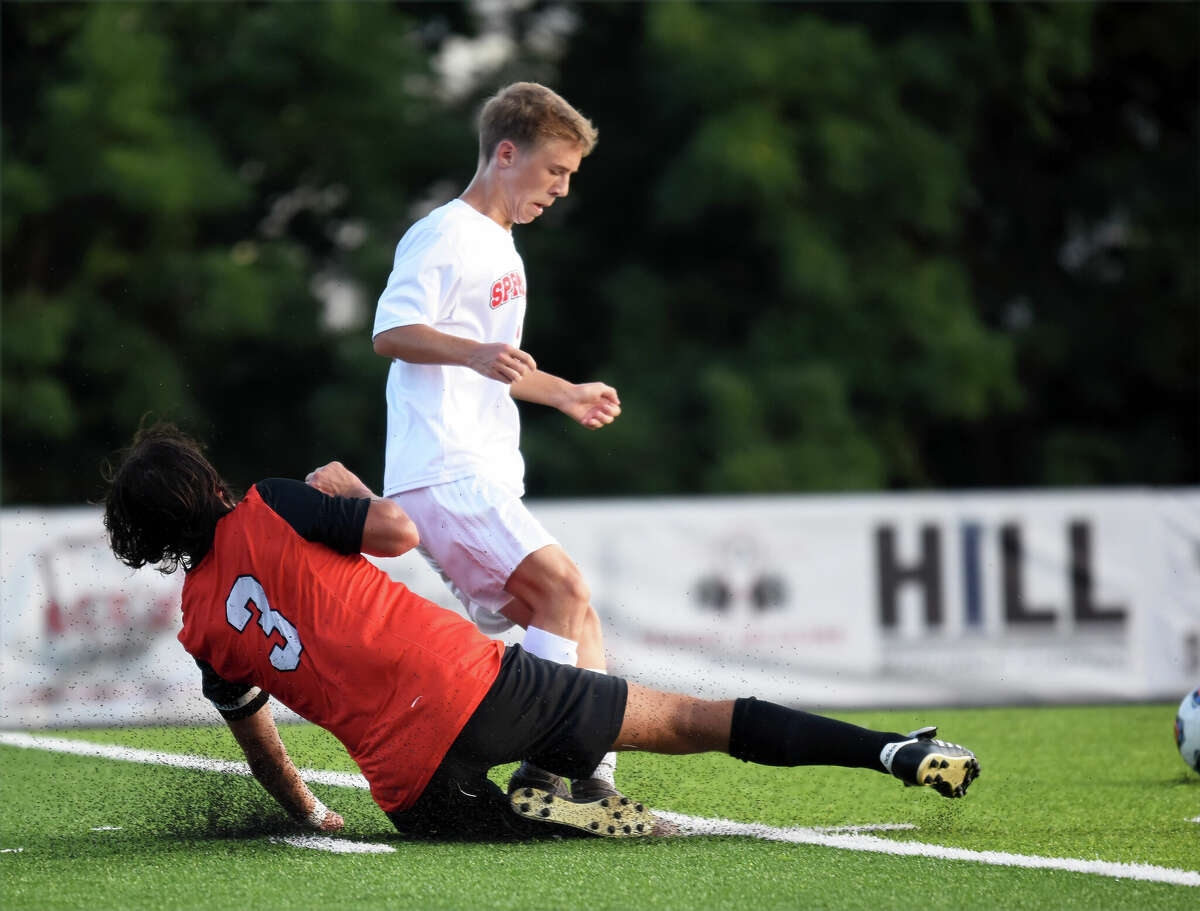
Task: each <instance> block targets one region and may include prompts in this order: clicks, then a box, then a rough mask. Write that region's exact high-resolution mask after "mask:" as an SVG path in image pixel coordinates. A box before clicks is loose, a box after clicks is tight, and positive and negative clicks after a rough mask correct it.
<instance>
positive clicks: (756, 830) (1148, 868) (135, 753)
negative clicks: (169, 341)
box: [0, 731, 1200, 886]
mask: <svg viewBox="0 0 1200 911" xmlns="http://www.w3.org/2000/svg"><path fill="white" fill-rule="evenodd" d="M0 744H3V745H6V746H14V747H24V748H26V749H39V750H52V751H55V752H60V753H73V754H76V755H79V756H99V757H102V758H104V759H119V760H125V761H127V762H144V763H151V764H154V765H168V766H173V767H175V768H181V769H198V770H201V771H207V772H224V773H226V774H233V775H249V774H250V768H249V766H247V765H246V763H244V762H229V761H227V760H223V759H208V758H206V757H204V756H181V755H179V754H177V753H161V752H158V751H156V750H138V749H133V748H131V747H119V746H113V745H110V744H101V743H89V742H87V741H82V740H65V739H62V738H58V737H36V736H33V735H30V734H20V733H12V732H4V731H0ZM300 775H301V777H302V778H303V779H304V780H305V781H311V782H315V783H317V784H328V785H336V786H339V787H344V788H362V789H366V787H367V782H366V779H365V778H363V777H362V775H353V774H350V773H347V772H324V771H318V770H315V769H301V770H300ZM655 813H656V815H658V816H661V817H663V818H664V819H667V820H669V821H671V822H673V823H675V824H676V825H677V826H679V828H680V831H681V833H682V834H684V835H741V836H748V837H750V838H762V839H766V840H769V841H784V842H791V843H793V844H803V845H819V846H822V847H827V848H839V849H841V850H845V851H870V852H874V853H878V854H896V855H902V856H909V857H934V858H938V859H941V860H966V861H973V862H975V863H982V864H992V865H995V866H1001V867H1025V868H1027V869H1039V870H1064V871H1066V872H1069V873H1089V874H1093V875H1096V876H1107V877H1110V878H1112V879H1138V880H1144V881H1146V882H1159V883H1169V884H1172V885H1176V886H1200V872H1197V871H1195V870H1178V869H1175V868H1173V867H1157V866H1154V865H1153V864H1126V863H1118V862H1115V861H1106V860H1081V859H1076V858H1071V857H1039V856H1037V855H1032V854H1010V853H1008V852H1007V851H971V850H968V849H966V848H951V847H947V846H945V845H931V844H924V843H922V842H918V841H891V840H890V839H887V838H880V837H879V836H877V835H862V834H859V833H860V832H863V831H868V830H870V831H879V830H881V829H883V828H885V827H886V828H892V827H896V828H899V827H908V826H909V824H908V823H882V824H880V825H877V826H839V827H832V828H824V829H818V828H803V827H795V828H778V827H776V826H768V825H764V824H762V823H746V822H734V821H732V820H729V819H705V818H704V817H700V816H685V815H684V814H682V813H671V812H667V811H658V810H656V811H655ZM1193 822H1200V816H1198V817H1196V819H1195V820H1193ZM302 838H307V839H313V838H320V836H303V837H302ZM300 839H301V837H299V836H298V837H297V838H296V839H292V838H286V839H283V841H285V842H287V843H288V844H293V843H294V841H295V840H300ZM329 841H331V842H337V843H338V844H340V845H351V844H362V843H356V842H349V841H342V840H339V839H329ZM302 847H313V845H308V844H305V845H302ZM382 847H388V846H387V845H384V846H382ZM4 850H7V851H12V850H16V851H20V850H22V849H21V848H16V849H12V848H8V849H4ZM326 850H328V849H326ZM345 850H349V851H354V850H358V849H356V848H347V849H345Z"/></svg>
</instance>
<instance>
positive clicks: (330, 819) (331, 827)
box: [317, 810, 346, 832]
mask: <svg viewBox="0 0 1200 911" xmlns="http://www.w3.org/2000/svg"><path fill="white" fill-rule="evenodd" d="M344 828H346V820H344V819H342V817H341V814H339V813H335V812H333V810H327V811H326V813H325V821H324V822H323V823H321V825H320V826H318V827H317V831H318V832H340V831H342V829H344Z"/></svg>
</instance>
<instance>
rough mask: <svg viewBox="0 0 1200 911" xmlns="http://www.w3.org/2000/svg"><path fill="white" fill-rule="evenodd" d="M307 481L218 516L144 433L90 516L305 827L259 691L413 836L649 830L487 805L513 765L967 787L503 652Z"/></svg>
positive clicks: (930, 732)
mask: <svg viewBox="0 0 1200 911" xmlns="http://www.w3.org/2000/svg"><path fill="white" fill-rule="evenodd" d="M308 480H309V483H308V484H305V483H301V482H300V481H295V480H288V479H283V478H272V479H268V480H265V481H260V482H259V483H257V484H255V485H254V486H253V487H251V489H250V490H249V492H247V494H246V495H245V496H244V497H243V498H242V499H241V500H240V501H237V500H236V499H235V497H234V495H233V493H232V491H231V490H230V489H229V487H228V485H226V483H225V482H224V481H223V480H222V479H221V477H220V475H219V474H218V473H217V471H216V469H215V468H213V466H212V465H211V464H210V463H209V462H208V460H207V459H206V458H205V457H204V454H203V452H202V450H201V447H200V446H199V444H197V443H196V442H195V441H194V440H192V439H191V438H189V437H188V436H186V435H185V434H183V433H181V432H180V431H179V430H177V429H176V428H174V427H172V426H170V425H156V426H154V427H151V428H148V429H145V430H142V431H140V432H139V433H138V435H137V436H136V437H135V439H134V442H133V445H132V446H131V447H130V448H129V449H128V450H127V451H126V452H125V454H124V456H123V458H122V460H121V463H120V465H119V466H118V467H117V468H116V470H115V471H113V472H111V474H110V476H109V490H108V494H107V497H106V502H105V513H104V523H105V527H106V528H107V530H108V534H109V541H110V544H111V546H112V549H113V552H114V553H115V554H116V555H117V557H118V558H120V559H121V560H122V561H123V562H125V563H126V564H128V565H129V566H132V567H135V568H137V567H141V566H145V565H147V564H151V565H158V566H159V567H160V569H162V570H163V571H164V572H171V571H173V570H175V569H177V568H178V567H179V566H182V567H183V568H184V570H185V571H186V574H187V575H186V579H185V581H184V586H183V597H182V602H183V603H182V610H183V628H182V630H181V631H180V633H179V640H180V642H182V643H183V646H184V648H185V649H187V651H188V652H189V653H190V654H191V655H192V656H193V657H194V658H195V660H196V662H197V664H198V665H199V666H200V669H201V674H202V685H203V688H204V693H205V695H206V696H208V698H209V699H211V700H212V701H213V703H214V704H215V706H216V707H217V709H218V711H219V712H220V713H221V714H222V716H223V717H224V718H225V720H226V721H227V722H228V724H229V727H230V729H231V730H232V732H233V735H234V737H235V738H236V740H237V742H238V743H239V745H240V746H241V747H242V749H243V751H244V752H245V754H246V757H247V760H248V761H249V764H250V768H251V771H252V772H253V774H254V776H255V777H256V778H257V779H258V781H260V782H261V783H262V785H263V786H264V787H265V788H266V790H267V791H268V792H269V793H270V794H271V795H272V796H273V797H274V798H275V799H276V800H277V801H278V802H279V803H280V805H281V806H283V808H284V809H285V810H287V811H288V813H289V814H291V815H292V817H293V818H295V819H296V820H298V821H301V822H304V823H306V824H307V825H309V826H310V827H311V828H314V829H317V830H321V831H336V830H338V829H340V828H341V827H342V825H343V820H342V818H341V817H340V816H339V815H338V814H337V813H335V812H333V811H331V810H329V809H328V808H326V807H325V806H324V805H323V804H322V803H321V802H320V801H319V800H317V798H316V797H315V796H314V795H313V794H312V793H311V791H310V790H309V789H308V786H307V785H306V784H305V783H304V782H303V781H302V780H301V778H300V776H299V773H298V772H297V771H296V768H295V766H294V765H293V764H292V762H291V760H290V759H289V758H288V755H287V752H286V750H285V749H284V747H283V744H282V742H281V741H280V739H279V735H278V731H277V730H276V727H275V722H274V720H273V716H272V714H271V711H270V708H269V706H268V704H267V701H268V694H270V695H271V696H274V697H275V698H276V699H277V700H278V701H280V702H282V703H283V704H284V705H286V706H288V707H289V708H291V709H292V710H294V711H295V712H297V713H298V714H299V715H301V716H303V717H304V718H307V719H308V720H309V721H311V722H313V723H314V724H317V725H319V726H321V727H323V728H325V729H326V730H328V731H330V732H331V733H332V734H333V735H334V736H335V737H337V738H338V740H339V741H341V742H342V744H343V745H344V746H345V747H346V749H347V751H348V752H349V753H350V755H351V757H353V759H354V761H355V762H356V763H357V764H358V766H359V768H360V769H361V770H362V772H363V775H364V776H365V777H366V779H367V782H368V784H369V785H370V788H371V795H372V797H373V798H374V799H375V801H376V803H378V804H379V806H380V808H381V809H383V811H384V812H385V813H386V814H387V815H388V817H389V818H390V819H391V820H392V822H393V823H394V824H395V825H396V827H397V828H398V829H400V830H401V831H404V832H409V833H412V834H436V835H439V836H467V837H475V838H478V837H496V836H501V835H506V834H512V833H514V832H515V833H517V834H519V835H528V834H532V833H534V832H541V831H546V827H545V825H544V824H545V823H551V824H557V825H559V826H563V825H565V826H570V827H573V828H574V829H578V830H581V831H583V832H588V833H592V834H597V835H602V836H615V837H625V836H637V835H646V834H651V833H652V832H653V831H654V830H655V828H656V820H655V818H654V817H653V815H652V814H651V813H650V811H649V810H647V809H646V808H645V807H644V806H643V805H642V804H640V803H635V802H634V801H632V800H630V799H629V798H626V797H621V798H619V799H611V798H601V799H596V800H577V799H572V798H564V797H562V796H559V795H556V794H555V793H552V792H551V791H548V790H547V791H541V790H537V789H535V788H524V789H521V790H517V791H514V792H513V793H512V794H510V795H508V796H506V795H505V794H504V793H503V792H502V791H501V790H500V789H499V788H497V787H496V786H495V785H494V784H492V782H491V781H490V780H489V779H488V778H487V771H488V769H490V768H491V767H493V766H496V765H500V764H502V763H506V762H514V761H517V760H529V761H532V762H534V763H536V764H537V765H538V766H539V767H541V768H544V769H547V770H549V771H551V772H554V773H555V774H559V775H563V776H567V777H575V776H581V775H586V774H587V773H588V772H589V771H590V770H591V769H592V768H594V767H595V764H596V762H597V761H598V759H599V757H601V756H602V755H603V754H604V753H605V752H607V751H609V750H612V749H617V750H624V749H636V750H649V751H651V752H657V753H669V754H682V753H698V752H706V751H710V750H716V751H721V752H726V753H728V754H730V755H731V756H734V757H736V758H739V759H743V760H745V761H748V762H757V763H761V764H765V765H783V766H801V765H817V764H821V765H840V766H851V767H860V768H870V769H875V770H876V771H879V772H884V773H890V774H892V775H894V776H896V777H897V778H900V779H901V780H902V781H904V782H905V783H906V784H910V785H918V784H924V785H930V786H931V787H933V788H934V789H935V790H937V791H938V792H939V793H941V794H943V795H944V796H947V797H959V796H961V795H962V794H963V793H964V792H965V790H966V788H967V786H968V785H969V784H970V783H971V781H972V780H973V779H974V778H975V776H976V775H977V774H978V770H979V763H978V761H977V760H976V758H975V756H974V754H973V753H971V751H970V750H967V749H964V748H963V747H960V746H957V745H955V744H949V743H945V742H943V741H940V740H936V739H934V733H935V732H934V729H932V728H926V729H923V730H921V731H918V732H914V733H913V734H909V735H907V736H906V735H901V734H897V733H888V732H880V731H872V730H868V729H866V728H860V727H856V726H854V725H851V724H847V723H845V722H841V721H836V720H834V719H832V718H825V717H823V716H820V715H813V714H809V713H807V712H802V711H797V710H794V709H789V708H784V707H783V706H778V705H773V704H771V703H769V702H763V701H760V700H756V699H753V698H749V699H737V700H725V701H715V702H714V701H706V700H702V699H698V698H696V697H692V696H685V695H679V694H672V693H664V692H659V691H656V690H651V689H648V688H646V687H642V686H639V685H638V684H636V683H632V682H627V681H625V680H623V679H621V678H619V677H612V676H608V675H604V674H598V673H594V672H591V671H587V670H582V669H579V668H576V667H572V666H570V665H566V664H559V663H556V662H553V661H548V660H545V659H542V658H538V657H536V656H533V655H530V654H529V653H527V652H525V651H524V650H523V649H522V648H521V647H520V646H519V645H513V646H508V647H505V646H504V645H503V643H501V642H498V641H495V640H492V639H489V638H487V637H486V636H484V635H483V634H482V633H480V632H479V631H478V630H477V629H476V628H475V627H474V626H473V625H472V624H471V623H469V622H467V621H466V620H465V619H463V618H461V617H459V616H458V615H457V614H455V613H453V612H451V611H447V610H445V609H444V608H441V607H439V606H437V605H436V604H434V603H433V602H430V601H427V600H426V599H424V598H422V597H420V596H419V595H416V594H414V593H413V592H411V591H409V590H408V589H407V588H406V587H405V586H403V585H401V584H399V583H396V582H393V581H392V580H391V579H389V578H388V576H387V574H386V573H384V572H383V571H381V570H380V569H378V568H377V567H375V566H374V565H373V564H372V563H370V562H369V561H368V560H366V559H365V558H364V557H363V556H362V555H363V554H364V553H365V554H371V555H375V556H394V555H399V554H402V553H404V552H406V551H408V550H410V549H412V548H413V547H415V546H416V544H417V534H416V531H415V529H414V527H413V524H412V522H411V521H410V520H409V518H408V516H407V515H405V513H404V511H403V509H401V507H400V506H398V505H397V504H396V503H395V502H394V501H391V500H388V499H381V498H378V497H375V496H374V495H372V493H371V492H370V490H368V489H367V488H366V486H365V485H364V484H363V483H362V481H360V480H359V479H358V478H357V477H356V476H355V475H354V474H353V473H351V472H350V471H349V470H347V469H346V468H345V467H344V466H342V465H341V464H340V463H337V462H333V463H330V464H329V465H326V466H323V467H322V468H319V469H317V470H316V471H314V472H313V473H312V474H311V475H309V479H308ZM318 488H320V489H318ZM322 491H327V492H322Z"/></svg>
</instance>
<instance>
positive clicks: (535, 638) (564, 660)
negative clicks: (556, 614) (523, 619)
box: [521, 626, 579, 667]
mask: <svg viewBox="0 0 1200 911" xmlns="http://www.w3.org/2000/svg"><path fill="white" fill-rule="evenodd" d="M521 647H522V648H523V649H525V651H527V652H529V654H531V655H537V656H538V657H539V658H545V659H546V660H547V661H554V662H557V663H558V664H569V665H571V666H572V667H573V666H574V665H575V664H577V663H578V661H579V643H578V642H576V641H575V640H574V639H564V638H563V637H562V636H556V635H555V634H554V633H548V632H546V631H545V630H544V629H541V628H539V627H536V626H531V627H529V628H528V629H527V630H525V639H524V641H522V642H521Z"/></svg>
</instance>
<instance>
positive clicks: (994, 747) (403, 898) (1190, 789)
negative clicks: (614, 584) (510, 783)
mask: <svg viewBox="0 0 1200 911" xmlns="http://www.w3.org/2000/svg"><path fill="white" fill-rule="evenodd" d="M1173 714H1174V706H1173V705H1137V706H1119V707H1085V708H1080V707H1072V708H1021V709H984V710H939V711H921V712H894V711H892V712H883V711H880V712H855V713H838V717H844V718H846V719H848V720H851V721H855V722H857V723H860V724H865V725H869V726H871V727H878V728H885V729H892V730H907V729H911V728H914V727H918V726H920V725H922V724H925V723H931V722H936V723H937V724H939V725H940V726H941V735H942V736H944V737H946V738H947V739H950V740H954V741H957V742H961V743H964V744H966V745H968V746H970V747H971V748H972V749H974V750H975V751H976V753H977V754H978V755H979V757H980V761H981V763H982V766H983V773H982V775H981V777H980V779H979V780H978V781H977V782H976V783H975V784H974V785H973V786H972V788H971V790H970V792H969V794H968V796H967V797H966V798H965V799H963V800H954V801H951V800H945V799H943V798H941V797H938V796H937V795H936V794H934V793H933V792H931V791H929V790H928V789H924V788H922V789H916V788H911V789H908V788H904V787H902V786H901V785H900V784H899V782H897V781H895V780H894V779H890V778H887V777H885V776H882V775H878V774H875V773H872V772H867V771H858V770H844V769H768V768H762V767H756V766H749V765H746V764H743V763H741V762H737V761H735V760H732V759H729V758H728V757H724V756H715V755H706V756H697V757H685V758H667V757H657V756H644V755H631V754H626V755H624V756H623V757H622V759H621V765H620V768H619V778H620V782H621V784H622V786H623V787H624V789H625V790H626V791H627V792H628V793H630V794H632V795H635V796H637V797H638V798H639V799H642V800H645V801H647V802H648V803H650V804H651V805H652V806H654V807H655V808H658V809H663V810H671V811H676V812H679V813H685V814H691V815H694V816H700V817H722V818H725V819H730V820H738V821H742V822H760V823H766V824H768V825H771V826H780V827H796V826H804V827H832V826H849V825H869V824H882V823H907V824H912V825H913V826H915V828H912V829H906V830H899V831H881V832H876V833H872V834H873V835H874V836H875V837H877V838H879V839H882V840H884V841H885V842H909V843H920V844H921V845H936V846H947V847H951V848H961V849H967V850H969V851H971V852H1006V853H1007V854H1013V855H1024V856H1028V857H1032V858H1034V859H1035V861H1036V859H1038V858H1075V859H1081V860H1085V861H1108V862H1116V863H1128V864H1149V865H1154V866H1156V867H1163V868H1173V869H1175V870H1183V871H1200V822H1197V821H1195V820H1196V818H1197V817H1200V775H1196V774H1195V773H1193V772H1191V771H1189V770H1188V769H1187V768H1186V767H1185V766H1184V764H1183V762H1182V761H1181V760H1180V758H1179V756H1178V754H1177V753H1176V752H1175V749H1174V745H1173V743H1172V740H1171V720H1172V718H1173ZM45 733H48V734H50V735H52V736H54V737H61V738H70V739H77V740H78V739H87V740H91V741H97V742H104V743H113V744H121V745H126V746H132V747H140V748H147V749H154V750H162V751H167V752H171V753H186V754H196V755H203V756H210V757H217V758H227V759H240V758H241V757H240V754H239V751H238V749H237V746H236V745H235V744H234V743H233V740H232V738H231V737H230V736H229V734H228V732H227V731H226V730H225V729H224V728H223V727H211V728H208V727H205V728H135V729H119V730H88V731H80V730H72V731H54V732H45ZM283 736H284V740H285V741H286V742H287V744H288V749H289V751H290V752H291V754H292V756H293V758H294V759H295V760H296V763H297V765H300V766H302V767H308V768H316V769H330V770H343V771H356V769H355V768H354V766H353V763H351V762H350V760H349V758H348V757H347V756H346V754H345V752H344V751H343V750H342V749H341V747H340V746H339V745H338V744H337V743H336V742H335V741H333V740H332V738H330V737H329V736H328V735H326V734H325V733H324V732H323V731H320V730H319V729H316V728H313V727H311V726H308V725H294V726H286V727H284V728H283ZM0 762H2V763H3V765H2V768H3V771H2V772H0V799H2V803H0V805H2V807H3V814H2V821H0V849H3V852H4V853H0V871H2V872H0V905H2V906H3V907H4V908H6V909H24V908H86V909H102V908H129V909H143V908H144V909H183V908H196V909H206V911H207V909H224V908H228V909H246V908H253V909H255V911H270V909H284V908H297V909H311V908H317V907H329V906H338V907H343V908H353V909H355V911H360V909H361V911H366V909H373V908H381V909H382V908H395V909H418V908H420V909H424V908H431V909H442V908H446V909H460V908H471V909H477V908H478V909H484V908H511V909H518V911H527V909H542V908H579V909H586V911H601V909H610V908H611V909H627V908H639V909H647V911H654V909H681V911H695V909H710V908H728V909H753V911H767V909H794V908H827V909H851V908H864V909H865V908H870V909H878V908H915V909H922V911H924V909H936V908H947V909H954V908H1005V909H1023V908H1047V909H1050V908H1087V909H1098V908H1103V909H1109V908H1130V909H1151V908H1178V909H1185V908H1186V909H1194V908H1197V907H1200V888H1197V887H1195V886H1189V885H1177V884H1174V883H1168V882H1145V881H1137V880H1133V879H1129V878H1117V877H1115V876H1113V875H1098V874H1094V873H1081V872H1068V871H1064V870H1056V869H1037V868H1032V869H1030V868H1023V867H1019V866H1013V865H1010V864H1004V865H993V864H987V863H980V862H977V861H975V860H954V859H942V858H938V857H933V856H921V855H922V854H925V853H926V851H925V849H920V852H921V853H920V854H918V855H917V856H895V855H892V854H887V853H878V852H875V851H864V850H844V849H839V848H835V847H828V846H824V845H814V844H794V843H786V842H780V841H771V840H763V839H760V838H752V837H745V836H705V837H698V836H689V837H679V838H669V839H632V840H626V841H603V840H598V839H596V840H593V839H582V840H576V839H565V840H564V839H548V840H546V841H537V842H515V843H503V844H480V843H427V842H414V841H409V840H404V839H401V838H400V837H399V836H397V835H396V834H395V833H394V832H393V831H392V830H391V828H390V825H389V823H388V821H387V819H386V818H385V817H384V815H383V814H382V813H381V812H380V811H379V810H378V808H376V806H375V805H374V804H373V803H372V802H371V800H370V798H369V796H368V795H367V793H366V792H365V791H362V790H355V789H350V788H341V787H334V786H329V785H320V784H317V785H313V790H314V791H315V792H316V793H317V794H318V795H319V796H320V797H321V798H322V799H323V800H324V801H325V802H326V803H327V804H329V805H330V806H331V807H333V808H335V809H337V810H338V811H340V812H341V813H342V814H343V815H344V816H345V818H346V823H347V829H346V831H345V833H343V834H342V835H341V839H343V840H346V841H352V842H368V843H373V844H384V845H389V846H391V847H392V848H394V849H395V851H394V853H386V854H334V853H329V852H327V851H322V850H313V849H306V848H301V847H295V846H292V845H289V844H286V843H282V842H280V841H273V840H272V838H273V837H274V838H278V837H280V836H284V835H294V834H301V833H299V830H297V829H296V827H294V826H292V825H291V824H290V823H289V821H288V820H287V818H286V817H285V816H284V815H283V814H282V812H281V811H280V810H278V809H277V808H276V807H275V805H274V803H273V802H272V801H271V799H270V798H269V797H268V796H267V795H266V794H265V792H263V791H262V790H261V789H260V788H259V786H258V785H257V784H256V783H255V782H253V781H252V780H251V779H248V778H243V777H241V776H237V775H229V774H221V773H217V772H200V771H190V770H182V769H173V768H166V767H161V766H155V765H147V764H140V763H132V762H121V761H116V760H112V759H102V758H94V757H83V756H74V755H64V754H60V753H52V752H46V751H43V750H38V749H23V748H17V747H12V746H0ZM504 771H505V770H497V774H496V777H497V780H498V781H499V780H502V778H503V774H504ZM18 849H19V850H18ZM1196 876H1197V875H1196V873H1192V875H1191V876H1190V880H1191V881H1195V880H1196ZM1187 878H1188V877H1185V879H1187Z"/></svg>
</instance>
